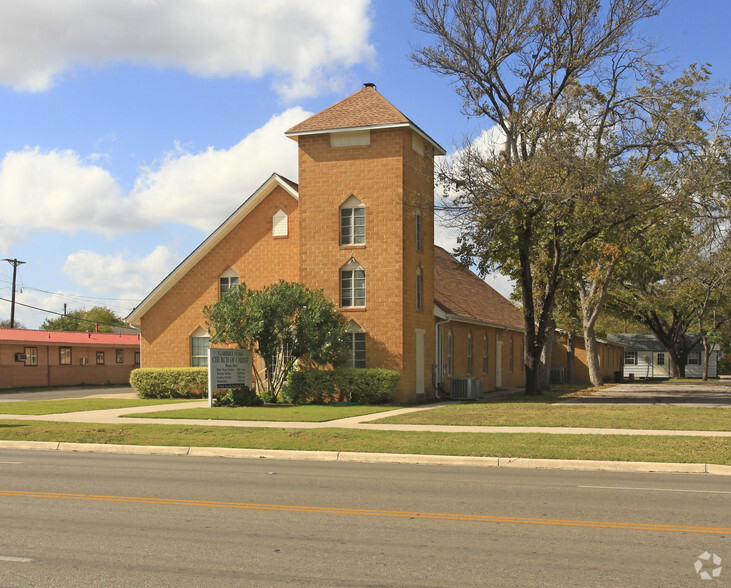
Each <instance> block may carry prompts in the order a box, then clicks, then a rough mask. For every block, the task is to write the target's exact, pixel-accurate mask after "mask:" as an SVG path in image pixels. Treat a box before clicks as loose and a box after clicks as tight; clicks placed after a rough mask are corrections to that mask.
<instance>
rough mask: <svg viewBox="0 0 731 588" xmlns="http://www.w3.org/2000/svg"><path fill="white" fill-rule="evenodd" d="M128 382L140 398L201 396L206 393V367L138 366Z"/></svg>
mask: <svg viewBox="0 0 731 588" xmlns="http://www.w3.org/2000/svg"><path fill="white" fill-rule="evenodd" d="M129 384H130V386H132V387H133V388H134V389H135V390H136V392H137V395H138V396H139V397H140V398H202V397H203V396H206V395H207V394H208V368H205V367H188V368H138V369H136V370H132V373H131V374H130V376H129Z"/></svg>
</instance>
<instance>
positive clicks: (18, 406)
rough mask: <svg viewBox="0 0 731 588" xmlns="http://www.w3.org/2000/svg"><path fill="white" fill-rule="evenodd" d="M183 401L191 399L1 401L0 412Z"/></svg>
mask: <svg viewBox="0 0 731 588" xmlns="http://www.w3.org/2000/svg"><path fill="white" fill-rule="evenodd" d="M181 402H190V400H183V399H180V398H164V399H160V398H154V399H145V400H142V399H137V398H69V399H65V400H31V401H28V402H25V401H22V402H0V414H59V413H65V412H82V411H87V410H104V409H112V408H129V407H135V406H151V405H154V404H171V403H181Z"/></svg>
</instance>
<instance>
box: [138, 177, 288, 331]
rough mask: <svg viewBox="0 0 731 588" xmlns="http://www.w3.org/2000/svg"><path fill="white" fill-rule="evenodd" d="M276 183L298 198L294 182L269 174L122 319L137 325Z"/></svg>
mask: <svg viewBox="0 0 731 588" xmlns="http://www.w3.org/2000/svg"><path fill="white" fill-rule="evenodd" d="M277 186H279V187H281V188H283V189H284V190H285V192H287V193H288V194H289V195H290V196H292V198H294V199H295V200H299V192H298V191H297V184H296V183H295V182H293V181H291V180H288V179H287V178H285V177H283V176H280V175H279V174H276V173H274V174H272V175H271V176H269V179H268V180H267V181H266V182H264V183H263V184H262V185H261V186H260V187H259V188H258V189H257V190H256V192H254V193H253V194H252V195H251V196H249V197H248V198H247V199H246V200H245V201H244V203H243V204H242V205H241V206H239V207H238V208H237V209H236V211H235V212H234V213H233V214H232V215H231V216H229V217H228V218H227V219H226V220H225V221H224V222H223V224H221V226H219V227H218V228H217V229H216V230H215V231H213V233H211V234H210V235H209V236H208V238H207V239H206V240H205V241H203V243H201V244H200V245H199V246H198V247H197V248H196V249H195V251H193V253H191V254H190V255H189V256H188V257H186V258H185V259H184V260H183V261H182V262H180V264H179V265H178V267H176V268H175V269H174V270H173V271H172V272H170V273H169V274H168V276H167V277H166V278H165V279H164V280H163V281H162V282H160V283H159V284H158V285H157V287H156V288H155V289H154V290H153V291H152V292H150V293H149V294H148V295H147V297H146V298H145V299H144V300H143V301H142V302H140V303H139V304H138V305H137V306H136V307H135V309H134V310H133V311H132V312H131V313H130V314H129V316H128V317H127V318H126V319H125V320H126V321H127V322H128V323H131V324H133V325H139V324H140V319H141V318H142V316H143V315H144V314H145V313H146V312H147V311H148V310H149V309H150V308H151V307H152V306H153V305H154V304H155V303H156V302H157V301H158V300H160V298H162V297H163V296H164V295H165V294H166V293H167V292H168V291H169V290H170V288H172V287H173V286H174V285H175V284H176V283H177V282H178V281H179V280H180V279H181V278H182V277H183V276H185V274H187V273H188V271H189V270H190V269H191V268H192V267H193V266H194V265H195V264H197V263H198V262H199V261H200V260H201V259H202V258H203V257H205V255H206V254H207V253H208V252H209V251H210V250H211V249H213V248H214V247H215V246H216V245H217V244H218V243H219V242H220V241H221V240H222V239H223V238H224V237H225V236H226V235H228V234H229V233H230V232H231V231H232V230H233V229H234V228H235V227H236V226H238V224H239V223H240V222H241V221H242V220H243V219H245V218H246V217H247V216H248V215H249V213H250V212H251V211H252V210H254V209H255V208H256V207H257V206H258V205H259V203H260V202H261V201H262V200H264V198H266V197H267V196H268V195H269V194H270V193H271V192H272V190H274V189H275V188H276V187H277Z"/></svg>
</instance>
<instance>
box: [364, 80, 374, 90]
mask: <svg viewBox="0 0 731 588" xmlns="http://www.w3.org/2000/svg"><path fill="white" fill-rule="evenodd" d="M363 87H364V88H373V89H374V90H375V89H376V85H375V84H374V83H373V82H366V83H365V84H363Z"/></svg>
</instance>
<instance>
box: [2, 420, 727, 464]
mask: <svg viewBox="0 0 731 588" xmlns="http://www.w3.org/2000/svg"><path fill="white" fill-rule="evenodd" d="M0 439H7V440H17V441H21V440H22V441H56V442H69V443H109V444H127V445H164V446H183V447H189V446H194V447H242V448H252V449H288V450H296V451H302V450H310V451H365V452H373V453H410V454H417V455H419V454H432V455H468V456H492V457H526V458H527V457H530V458H544V459H594V460H609V461H654V462H668V463H715V464H723V465H728V464H731V444H730V443H729V440H728V439H727V438H708V437H648V436H641V435H637V436H634V435H628V436H625V435H545V434H525V433H503V434H491V433H432V432H400V431H363V430H346V429H336V428H332V429H318V430H281V429H261V428H239V427H206V426H186V425H161V424H150V425H138V424H127V425H98V424H79V423H56V422H46V421H13V420H0Z"/></svg>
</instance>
